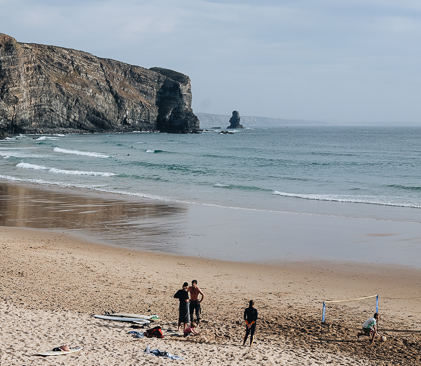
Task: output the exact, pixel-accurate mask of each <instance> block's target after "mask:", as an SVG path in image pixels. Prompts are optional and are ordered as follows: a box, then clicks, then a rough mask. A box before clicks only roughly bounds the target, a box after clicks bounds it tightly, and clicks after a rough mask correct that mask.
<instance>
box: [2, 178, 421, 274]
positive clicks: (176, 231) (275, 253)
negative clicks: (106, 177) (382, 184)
mask: <svg viewBox="0 0 421 366" xmlns="http://www.w3.org/2000/svg"><path fill="white" fill-rule="evenodd" d="M304 203H306V202H304ZM299 206H300V209H301V211H302V212H268V211H259V210H240V209H233V208H223V207H216V206H205V205H198V204H191V205H188V204H180V203H168V202H160V201H152V200H145V199H139V198H136V197H127V196H119V195H111V194H100V193H96V192H84V191H78V190H70V189H69V190H66V189H58V188H54V187H50V189H46V188H43V189H41V188H38V187H36V186H30V185H23V184H16V185H14V184H8V183H0V212H1V213H0V225H3V226H16V227H32V228H45V229H54V230H57V229H60V230H61V229H64V230H66V231H68V232H69V233H71V234H72V235H76V234H77V235H79V236H80V237H83V238H86V239H89V240H90V241H96V242H99V243H106V244H110V245H114V246H118V247H125V248H132V249H138V250H147V251H154V252H160V253H171V254H179V255H187V256H193V257H201V258H211V259H219V260H228V261H243V262H254V263H256V262H259V263H265V264H268V263H277V262H284V261H297V260H330V261H336V262H350V263H352V262H353V263H366V264H370V263H371V264H381V265H384V264H392V265H403V266H412V267H414V268H418V269H421V250H420V248H421V234H420V233H421V222H420V220H418V221H416V220H413V219H408V218H407V217H406V216H405V215H406V211H405V209H398V208H396V209H395V208H390V207H389V208H385V207H365V206H364V205H358V206H352V205H351V204H347V205H344V204H341V203H336V204H334V205H332V204H329V205H328V206H329V209H327V206H325V205H323V209H324V211H325V213H324V214H316V213H315V212H312V211H314V210H315V207H314V202H307V203H306V205H304V204H303V202H300V205H299ZM306 207H307V208H308V210H307V209H306ZM345 207H346V210H345ZM357 209H360V210H361V209H364V210H365V212H364V213H363V214H361V215H359V216H358V215H357V214H358V212H357ZM306 210H307V212H306ZM386 211H387V212H386ZM304 212H305V213H304ZM328 212H330V213H328ZM401 214H402V215H403V216H405V218H404V219H400V216H399V215H401ZM393 215H395V216H393ZM380 217H381V218H380Z"/></svg>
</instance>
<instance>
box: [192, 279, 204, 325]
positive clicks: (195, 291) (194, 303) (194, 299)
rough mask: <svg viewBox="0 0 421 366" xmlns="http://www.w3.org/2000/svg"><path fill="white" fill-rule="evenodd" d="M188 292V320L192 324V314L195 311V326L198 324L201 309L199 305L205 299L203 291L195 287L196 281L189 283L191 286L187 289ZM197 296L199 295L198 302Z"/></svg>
mask: <svg viewBox="0 0 421 366" xmlns="http://www.w3.org/2000/svg"><path fill="white" fill-rule="evenodd" d="M188 291H189V292H190V318H191V322H192V323H193V318H194V312H195V311H196V318H197V320H196V324H199V323H200V314H201V312H202V308H201V306H200V303H201V302H202V301H203V299H204V298H205V294H204V293H203V291H202V290H201V289H200V288H199V287H197V280H193V281H191V286H190V287H189V289H188ZM199 295H201V298H200V300H199Z"/></svg>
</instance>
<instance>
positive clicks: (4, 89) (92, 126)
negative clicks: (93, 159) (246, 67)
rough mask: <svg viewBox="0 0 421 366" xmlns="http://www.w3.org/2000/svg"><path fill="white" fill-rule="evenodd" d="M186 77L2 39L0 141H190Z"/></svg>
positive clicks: (192, 122) (194, 126)
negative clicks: (42, 136)
mask: <svg viewBox="0 0 421 366" xmlns="http://www.w3.org/2000/svg"><path fill="white" fill-rule="evenodd" d="M191 101H192V94H191V86H190V79H189V77H188V76H186V75H183V74H181V73H178V72H176V71H172V70H168V69H162V68H152V69H146V68H143V67H139V66H133V65H128V64H125V63H123V62H119V61H115V60H110V59H104V58H99V57H95V56H93V55H91V54H89V53H86V52H82V51H76V50H72V49H66V48H61V47H55V46H46V45H40V44H26V43H19V42H17V41H16V40H15V39H14V38H12V37H10V36H7V35H5V34H1V33H0V137H1V136H2V135H3V136H4V135H5V134H17V133H66V132H124V131H162V132H173V133H191V132H196V131H197V130H198V129H199V120H198V118H197V117H196V116H195V115H194V113H193V111H192V108H191Z"/></svg>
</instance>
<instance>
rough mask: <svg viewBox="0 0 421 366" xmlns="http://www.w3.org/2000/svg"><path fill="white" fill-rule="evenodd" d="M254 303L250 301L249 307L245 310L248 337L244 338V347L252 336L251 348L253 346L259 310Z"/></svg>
mask: <svg viewBox="0 0 421 366" xmlns="http://www.w3.org/2000/svg"><path fill="white" fill-rule="evenodd" d="M253 305H254V301H253V300H250V301H249V307H248V308H246V310H244V320H245V321H246V335H245V336H244V341H243V346H244V345H245V344H246V341H247V338H248V336H249V334H250V347H251V345H252V344H253V339H254V332H255V330H256V320H257V310H256V309H255V308H254V307H253Z"/></svg>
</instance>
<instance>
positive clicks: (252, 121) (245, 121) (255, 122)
mask: <svg viewBox="0 0 421 366" xmlns="http://www.w3.org/2000/svg"><path fill="white" fill-rule="evenodd" d="M195 114H196V116H197V117H198V118H199V121H200V127H201V128H209V127H222V128H225V127H226V125H227V123H228V122H229V119H230V117H231V115H229V114H212V113H198V112H195ZM241 124H242V125H243V127H244V128H247V127H283V126H307V127H311V126H315V127H316V126H320V127H323V126H324V127H327V126H349V127H352V126H355V127H361V126H367V127H382V126H383V127H421V121H419V122H408V121H392V122H382V121H378V122H367V121H358V122H355V121H345V120H344V121H334V122H328V121H317V120H302V119H285V118H272V117H259V116H243V115H242V116H241Z"/></svg>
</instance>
